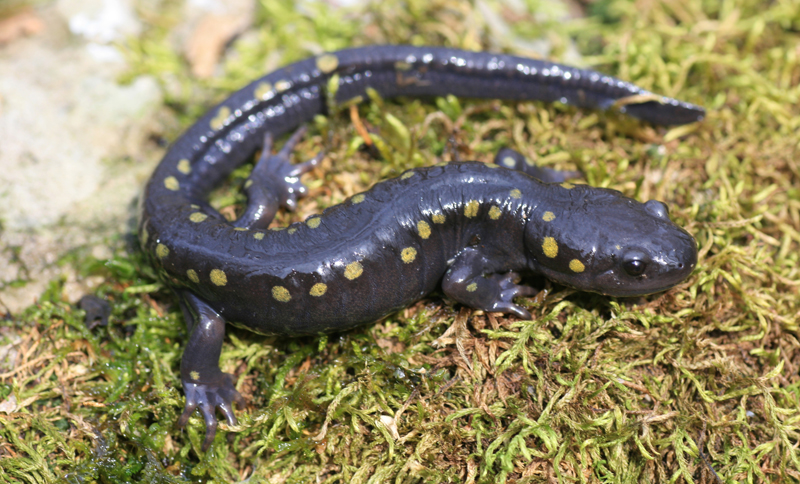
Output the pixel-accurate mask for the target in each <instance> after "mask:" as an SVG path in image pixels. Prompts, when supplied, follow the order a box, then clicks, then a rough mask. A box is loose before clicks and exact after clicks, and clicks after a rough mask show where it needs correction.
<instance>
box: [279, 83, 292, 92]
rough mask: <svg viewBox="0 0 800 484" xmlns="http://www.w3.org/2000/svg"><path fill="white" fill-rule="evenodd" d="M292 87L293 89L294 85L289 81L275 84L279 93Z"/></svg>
mask: <svg viewBox="0 0 800 484" xmlns="http://www.w3.org/2000/svg"><path fill="white" fill-rule="evenodd" d="M290 87H292V83H291V82H289V81H285V80H284V81H278V82H276V83H275V90H276V91H278V92H283V91H285V90H287V89H289V88H290Z"/></svg>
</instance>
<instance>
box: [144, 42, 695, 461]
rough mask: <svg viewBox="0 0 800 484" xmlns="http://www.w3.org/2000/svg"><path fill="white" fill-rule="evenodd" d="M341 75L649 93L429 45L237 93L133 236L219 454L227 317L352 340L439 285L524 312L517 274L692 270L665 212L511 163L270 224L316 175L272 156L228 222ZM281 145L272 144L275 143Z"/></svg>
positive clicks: (154, 182)
mask: <svg viewBox="0 0 800 484" xmlns="http://www.w3.org/2000/svg"><path fill="white" fill-rule="evenodd" d="M334 74H335V75H337V76H338V79H339V88H338V90H337V93H336V96H337V100H338V101H345V100H349V99H352V98H356V97H359V96H362V97H363V96H364V93H365V89H366V88H367V87H370V88H373V89H375V90H377V91H378V92H379V93H380V94H381V95H383V96H385V97H389V96H396V95H415V96H416V95H426V96H429V95H445V94H455V95H459V96H468V97H489V98H503V99H541V100H545V101H554V100H560V101H562V102H567V103H570V104H575V105H578V106H582V107H588V108H599V109H605V108H608V107H610V106H611V105H613V104H614V103H615V101H616V100H618V99H622V98H625V97H628V96H634V95H643V94H644V95H650V93H647V92H645V91H643V90H641V89H639V88H637V87H636V86H633V85H631V84H629V83H625V82H623V81H619V80H617V79H614V78H611V77H608V76H604V75H602V74H598V73H596V72H592V71H583V70H578V69H575V68H570V67H566V66H560V65H556V64H551V63H546V62H541V61H535V60H531V59H524V58H518V57H511V56H504V55H497V54H489V53H476V52H463V51H456V50H452V49H441V48H431V47H405V46H376V47H367V48H361V49H351V50H346V51H340V52H336V53H332V54H325V55H323V56H319V57H316V58H311V59H308V60H305V61H301V62H298V63H296V64H293V65H291V66H288V67H286V68H283V69H280V70H278V71H276V72H274V73H272V74H269V75H267V76H265V77H264V78H262V79H260V80H258V81H255V82H253V83H252V84H250V85H249V86H247V87H245V88H243V89H242V90H240V91H238V92H237V93H234V94H233V95H232V96H231V97H230V98H229V99H227V100H226V101H224V102H223V103H222V104H221V105H219V106H218V107H216V108H215V109H213V110H212V111H211V112H209V113H208V114H207V115H206V116H204V117H203V118H202V119H200V120H199V121H198V122H197V123H196V124H195V125H194V126H192V127H191V128H190V129H189V130H188V131H187V133H186V134H184V135H183V136H182V137H181V138H180V139H178V140H177V141H176V142H175V144H174V145H173V146H172V148H171V149H170V150H169V152H168V153H167V154H166V156H165V157H164V160H163V161H162V162H161V164H160V165H159V167H158V168H157V169H156V171H155V173H154V174H153V177H152V179H151V181H150V182H149V184H148V185H147V188H146V192H145V196H144V199H143V204H142V211H141V218H140V224H139V233H140V238H141V241H142V246H143V247H144V250H145V251H146V252H147V253H148V254H149V255H150V257H151V260H152V261H153V264H154V265H155V266H156V267H157V268H158V270H159V272H160V274H161V276H162V277H163V279H164V280H165V281H167V282H168V283H169V284H170V285H171V286H172V287H174V288H175V290H176V292H177V293H178V294H179V295H180V298H181V303H182V306H183V308H184V313H185V315H186V318H187V322H188V324H189V327H190V332H191V336H190V339H189V343H188V346H187V350H186V352H185V353H184V357H183V360H182V368H181V373H182V379H183V382H184V387H185V389H186V392H187V405H186V410H185V412H184V414H183V415H182V417H181V420H180V423H181V424H185V423H186V420H187V419H188V417H189V415H190V414H191V413H192V412H193V411H194V409H195V408H196V407H199V408H200V409H201V411H202V413H203V415H204V417H205V419H206V423H207V425H208V431H207V434H206V441H205V443H204V446H205V447H207V446H208V445H209V444H210V442H211V439H212V438H213V435H214V431H215V429H216V418H215V416H214V411H215V408H219V409H220V410H221V411H222V412H223V413H224V414H225V416H226V418H227V419H228V420H229V422H234V421H235V418H234V417H233V413H232V407H231V404H232V402H234V401H236V402H239V401H240V399H241V397H240V396H239V394H238V392H236V390H235V389H234V388H233V383H232V378H231V377H230V375H226V374H224V373H222V372H221V371H220V370H219V367H218V365H217V363H218V360H219V352H220V348H221V344H222V339H223V335H224V325H225V323H226V322H229V323H232V324H236V325H240V326H243V327H246V328H248V329H251V330H253V331H257V332H260V333H269V334H283V335H302V334H318V333H324V332H332V331H341V330H345V329H348V328H351V327H353V326H356V325H359V324H363V323H367V322H371V321H374V320H376V319H378V318H380V317H381V316H383V315H385V314H388V313H391V312H392V311H396V310H397V309H400V308H402V307H405V306H407V305H408V304H410V303H412V302H413V301H416V300H418V299H420V298H421V297H423V296H425V295H426V294H428V293H430V292H432V291H434V290H436V289H438V288H440V287H441V289H442V290H443V292H444V293H445V294H446V295H447V296H449V297H450V298H452V299H454V300H456V301H458V302H461V303H463V304H466V305H469V306H471V307H475V308H480V309H485V310H491V311H501V312H506V313H511V314H516V315H517V316H519V317H523V318H527V317H530V314H529V313H528V312H527V310H525V309H524V308H523V307H521V306H519V305H517V304H515V303H514V302H513V299H514V297H515V296H520V295H521V296H525V295H531V294H533V293H534V291H533V290H532V289H531V288H529V287H527V286H522V285H518V284H517V283H518V282H519V281H518V274H520V273H521V274H525V273H537V274H543V275H545V276H546V277H548V278H550V279H552V280H554V281H557V282H559V283H562V284H565V285H568V286H572V287H575V288H578V289H582V290H587V291H594V292H599V293H603V294H609V295H616V296H628V295H640V294H649V293H652V292H657V291H661V290H665V289H668V288H669V287H672V286H673V285H675V284H677V283H678V282H680V281H682V280H683V279H684V278H685V277H687V276H688V275H689V274H690V273H691V271H692V269H693V267H694V265H695V262H696V256H697V249H696V244H695V241H694V239H693V238H692V237H691V236H690V235H689V234H688V233H686V232H685V231H683V230H682V229H681V228H679V227H677V226H676V225H674V224H673V223H672V222H671V221H670V220H669V217H668V215H667V209H666V206H664V205H663V204H661V203H660V202H655V201H650V202H647V203H645V204H642V203H639V202H637V201H635V200H632V199H629V198H626V197H624V196H622V195H621V194H619V193H618V192H615V191H611V190H603V189H597V188H592V187H587V186H582V185H578V186H572V185H570V184H563V185H562V184H544V183H542V182H540V181H539V180H537V179H536V178H534V176H535V177H539V178H544V179H548V180H561V179H563V178H564V176H563V174H559V173H557V172H552V171H547V170H542V169H538V168H535V167H532V166H530V165H528V164H527V163H526V162H525V161H524V159H522V158H521V157H520V156H519V155H518V154H516V153H514V152H510V151H509V152H507V153H501V154H499V156H498V158H497V164H498V165H500V166H497V165H489V164H484V163H477V162H465V163H451V164H447V165H445V166H436V167H430V168H422V169H417V170H411V171H408V172H406V173H405V174H403V175H402V176H400V177H398V178H397V179H394V180H389V181H387V182H383V183H381V184H378V185H376V186H375V187H373V188H372V189H371V190H369V191H368V192H365V193H364V194H359V195H356V196H354V197H352V198H350V199H349V200H347V201H346V202H345V203H343V204H341V205H338V206H335V207H332V208H329V209H328V210H326V211H325V212H323V213H322V214H321V215H315V216H312V217H311V218H309V219H308V220H306V221H305V222H304V223H299V224H294V225H292V226H290V227H288V228H285V229H284V230H267V229H266V227H267V226H268V225H269V223H270V221H271V220H272V219H273V217H274V214H275V212H276V211H277V210H278V209H279V207H280V206H285V207H289V208H291V207H293V206H294V203H295V200H296V197H297V196H298V195H302V194H303V193H304V187H303V186H302V185H301V184H300V183H299V181H298V177H299V175H300V174H301V173H302V172H303V171H307V170H308V169H310V168H311V167H312V166H313V165H314V163H313V162H311V163H310V164H307V165H300V166H298V165H294V166H293V165H291V164H289V162H288V156H289V151H290V150H291V146H292V145H293V142H294V141H296V140H293V141H292V142H290V143H289V144H288V148H286V149H284V150H283V151H282V152H281V153H279V154H278V155H276V156H269V149H267V150H265V152H266V154H265V155H263V156H262V159H261V160H260V161H259V163H258V164H257V166H256V168H255V169H254V171H253V173H252V175H251V177H250V180H249V181H248V183H247V184H246V190H247V195H248V207H247V209H246V211H245V213H244V214H243V215H242V217H240V218H239V219H238V220H237V221H235V222H233V223H229V222H227V221H225V219H224V218H223V217H222V216H221V215H220V214H219V213H218V212H216V211H215V210H213V209H212V208H211V207H210V206H208V205H207V203H206V202H205V197H206V195H207V193H208V192H209V191H210V189H211V188H213V187H214V186H215V185H216V184H217V183H218V182H219V181H221V180H222V179H223V178H224V177H225V176H227V175H228V174H229V173H230V172H231V171H232V170H233V169H234V168H235V167H237V166H238V165H239V164H241V163H242V162H244V161H245V160H247V159H248V158H249V157H250V156H252V154H253V152H254V151H255V150H256V149H257V148H260V147H261V145H262V143H263V142H264V141H263V140H264V139H265V135H268V139H267V143H268V144H269V142H270V141H269V139H270V138H272V137H275V136H278V135H281V134H283V133H286V132H288V131H290V130H292V129H294V128H296V127H297V126H299V125H300V124H302V123H303V122H305V121H308V120H309V119H311V117H313V116H314V115H315V114H318V113H320V112H324V109H325V105H326V102H325V100H324V98H323V93H324V92H325V86H326V85H327V84H328V81H329V79H330V77H331V76H332V75H334ZM651 98H657V99H659V100H660V101H661V102H655V101H649V102H646V103H642V104H629V105H627V106H625V111H626V112H627V113H628V114H631V115H634V116H636V117H639V118H641V119H645V120H647V121H650V122H653V123H658V124H682V123H687V122H693V121H697V120H699V119H701V118H702V116H703V113H704V112H703V110H702V108H699V107H697V106H694V105H691V104H687V103H683V102H680V101H676V100H673V99H669V98H660V97H658V96H654V95H651ZM267 148H270V146H267Z"/></svg>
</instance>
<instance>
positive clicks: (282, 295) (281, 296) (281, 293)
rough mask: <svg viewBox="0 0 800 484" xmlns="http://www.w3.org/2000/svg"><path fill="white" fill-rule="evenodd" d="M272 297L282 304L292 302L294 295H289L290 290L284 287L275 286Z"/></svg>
mask: <svg viewBox="0 0 800 484" xmlns="http://www.w3.org/2000/svg"><path fill="white" fill-rule="evenodd" d="M272 297H274V298H275V300H276V301H280V302H289V301H291V300H292V295H291V294H289V290H288V289H286V288H285V287H283V286H275V287H273V288H272Z"/></svg>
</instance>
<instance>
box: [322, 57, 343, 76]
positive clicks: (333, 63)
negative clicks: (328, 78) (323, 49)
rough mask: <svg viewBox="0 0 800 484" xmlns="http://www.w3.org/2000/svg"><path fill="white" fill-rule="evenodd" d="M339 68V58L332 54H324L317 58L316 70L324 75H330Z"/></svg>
mask: <svg viewBox="0 0 800 484" xmlns="http://www.w3.org/2000/svg"><path fill="white" fill-rule="evenodd" d="M337 67H339V58H338V57H336V56H335V55H333V54H324V55H321V56H319V57H317V69H319V70H320V71H322V72H323V73H325V74H330V73H331V72H333V71H335V70H336V68H337Z"/></svg>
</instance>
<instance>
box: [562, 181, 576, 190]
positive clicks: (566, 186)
mask: <svg viewBox="0 0 800 484" xmlns="http://www.w3.org/2000/svg"><path fill="white" fill-rule="evenodd" d="M561 186H562V187H564V188H566V189H567V190H569V189H571V188H574V187H575V185H573V184H572V183H570V182H564V183H562V184H561Z"/></svg>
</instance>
